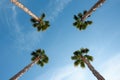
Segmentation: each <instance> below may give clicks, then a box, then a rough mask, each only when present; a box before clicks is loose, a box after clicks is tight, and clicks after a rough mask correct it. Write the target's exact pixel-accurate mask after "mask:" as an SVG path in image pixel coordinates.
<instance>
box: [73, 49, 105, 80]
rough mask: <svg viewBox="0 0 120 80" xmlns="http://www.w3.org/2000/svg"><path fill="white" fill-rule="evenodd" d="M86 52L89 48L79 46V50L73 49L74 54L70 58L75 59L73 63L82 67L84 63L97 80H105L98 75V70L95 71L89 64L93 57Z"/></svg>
mask: <svg viewBox="0 0 120 80" xmlns="http://www.w3.org/2000/svg"><path fill="white" fill-rule="evenodd" d="M88 52H89V49H87V48H81V49H80V50H77V51H75V52H74V53H73V54H74V56H72V57H71V59H72V60H75V62H74V65H75V66H78V65H80V66H81V67H82V68H85V64H86V65H87V66H88V68H89V69H90V70H91V71H92V73H93V74H94V76H95V77H96V78H97V79H98V80H105V79H104V78H103V77H102V75H100V74H99V72H97V71H96V70H95V68H94V67H93V66H92V65H91V64H90V61H93V57H92V56H90V55H88V54H87V53H88Z"/></svg>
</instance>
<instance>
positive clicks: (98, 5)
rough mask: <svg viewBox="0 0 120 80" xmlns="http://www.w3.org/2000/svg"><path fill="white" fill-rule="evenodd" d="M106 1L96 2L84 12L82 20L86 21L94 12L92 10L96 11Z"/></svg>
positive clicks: (99, 0)
mask: <svg viewBox="0 0 120 80" xmlns="http://www.w3.org/2000/svg"><path fill="white" fill-rule="evenodd" d="M104 2H105V0H98V1H97V3H95V4H94V5H93V6H92V7H91V8H90V10H89V11H88V12H87V13H86V14H84V16H83V17H82V21H84V20H85V19H86V18H87V17H89V16H90V15H91V14H92V12H94V11H95V10H96V9H97V8H98V7H100V6H101V5H102V4H103V3H104Z"/></svg>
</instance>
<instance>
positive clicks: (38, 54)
mask: <svg viewBox="0 0 120 80" xmlns="http://www.w3.org/2000/svg"><path fill="white" fill-rule="evenodd" d="M31 55H32V58H31V60H32V61H34V60H36V59H39V60H38V61H37V64H38V65H40V66H42V67H43V66H44V64H46V63H48V60H49V58H48V57H47V55H46V54H45V51H44V50H41V49H38V50H36V51H35V52H34V51H33V52H32V53H31Z"/></svg>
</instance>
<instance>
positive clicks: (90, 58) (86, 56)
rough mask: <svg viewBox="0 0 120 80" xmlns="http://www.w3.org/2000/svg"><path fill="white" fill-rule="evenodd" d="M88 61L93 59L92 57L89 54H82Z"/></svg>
mask: <svg viewBox="0 0 120 80" xmlns="http://www.w3.org/2000/svg"><path fill="white" fill-rule="evenodd" d="M84 57H85V58H86V59H87V60H88V61H93V57H92V56H90V55H85V56H84Z"/></svg>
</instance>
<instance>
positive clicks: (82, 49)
mask: <svg viewBox="0 0 120 80" xmlns="http://www.w3.org/2000/svg"><path fill="white" fill-rule="evenodd" d="M80 51H81V53H88V52H89V49H87V48H81V50H80Z"/></svg>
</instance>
